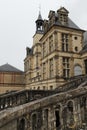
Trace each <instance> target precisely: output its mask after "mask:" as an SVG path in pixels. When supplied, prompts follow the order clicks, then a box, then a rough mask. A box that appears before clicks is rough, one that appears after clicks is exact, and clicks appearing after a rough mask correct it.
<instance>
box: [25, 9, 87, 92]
mask: <svg viewBox="0 0 87 130" xmlns="http://www.w3.org/2000/svg"><path fill="white" fill-rule="evenodd" d="M84 32H85V31H84V30H82V29H80V28H79V27H78V26H77V25H76V24H75V23H74V22H73V21H72V20H71V19H70V18H69V12H68V10H66V9H65V8H64V7H61V8H60V9H58V10H57V11H52V10H51V11H50V12H49V15H48V20H43V19H42V16H41V13H39V16H38V19H37V20H36V33H35V35H34V36H33V45H32V48H29V47H27V48H26V58H25V60H24V68H25V79H26V81H25V82H26V88H28V89H44V90H45V89H46V90H50V89H55V88H57V87H58V86H59V85H60V84H64V83H65V82H67V81H68V80H69V79H70V78H71V77H74V76H77V75H84V74H86V73H87V67H86V66H87V60H86V59H87V51H86V46H87V44H85V46H84ZM85 43H86V38H85Z"/></svg>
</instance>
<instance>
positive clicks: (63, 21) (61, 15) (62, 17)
mask: <svg viewBox="0 0 87 130" xmlns="http://www.w3.org/2000/svg"><path fill="white" fill-rule="evenodd" d="M60 21H61V23H62V24H63V25H65V24H66V23H67V16H66V15H65V14H60Z"/></svg>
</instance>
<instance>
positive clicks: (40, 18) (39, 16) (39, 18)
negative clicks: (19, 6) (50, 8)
mask: <svg viewBox="0 0 87 130" xmlns="http://www.w3.org/2000/svg"><path fill="white" fill-rule="evenodd" d="M38 20H42V16H41V6H40V5H39V15H38Z"/></svg>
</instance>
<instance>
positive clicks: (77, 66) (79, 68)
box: [74, 64, 82, 76]
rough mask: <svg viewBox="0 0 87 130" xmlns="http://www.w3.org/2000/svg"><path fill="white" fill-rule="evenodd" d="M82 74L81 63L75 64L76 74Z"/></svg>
mask: <svg viewBox="0 0 87 130" xmlns="http://www.w3.org/2000/svg"><path fill="white" fill-rule="evenodd" d="M78 75H82V66H81V65H79V64H76V65H74V76H78Z"/></svg>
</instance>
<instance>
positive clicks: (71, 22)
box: [55, 17, 81, 30]
mask: <svg viewBox="0 0 87 130" xmlns="http://www.w3.org/2000/svg"><path fill="white" fill-rule="evenodd" d="M55 24H56V25H59V26H64V27H68V28H73V29H77V30H81V29H80V28H79V27H78V26H77V25H76V24H75V23H74V22H73V21H72V20H71V19H70V18H69V17H68V23H67V24H66V25H62V24H61V23H60V21H57V22H56V23H55Z"/></svg>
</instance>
